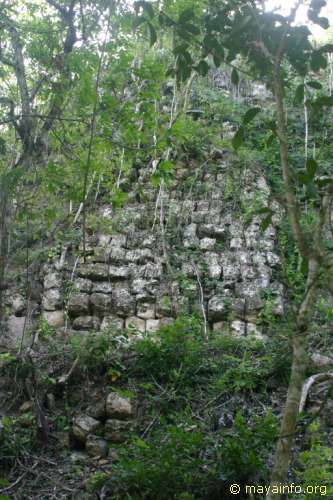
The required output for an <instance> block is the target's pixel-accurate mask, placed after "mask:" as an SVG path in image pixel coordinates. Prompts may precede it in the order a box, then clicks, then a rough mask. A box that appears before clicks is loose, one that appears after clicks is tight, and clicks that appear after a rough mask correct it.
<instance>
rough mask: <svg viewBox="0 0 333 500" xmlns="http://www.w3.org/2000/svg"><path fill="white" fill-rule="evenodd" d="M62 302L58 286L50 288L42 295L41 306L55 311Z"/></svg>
mask: <svg viewBox="0 0 333 500" xmlns="http://www.w3.org/2000/svg"><path fill="white" fill-rule="evenodd" d="M62 304H63V299H62V295H61V293H60V290H59V289H58V288H50V289H49V290H46V291H45V292H44V295H43V300H42V306H43V309H45V310H46V311H55V310H56V309H60V308H61V307H62Z"/></svg>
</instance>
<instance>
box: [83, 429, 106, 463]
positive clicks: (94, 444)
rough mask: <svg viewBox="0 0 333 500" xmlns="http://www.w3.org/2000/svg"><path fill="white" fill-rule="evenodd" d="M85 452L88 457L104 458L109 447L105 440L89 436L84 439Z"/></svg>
mask: <svg viewBox="0 0 333 500" xmlns="http://www.w3.org/2000/svg"><path fill="white" fill-rule="evenodd" d="M86 450H87V453H88V455H89V456H90V457H96V458H97V457H98V458H100V457H106V456H107V455H108V453H109V445H108V443H107V441H105V439H103V438H101V437H99V436H94V435H92V434H89V435H88V436H87V439H86Z"/></svg>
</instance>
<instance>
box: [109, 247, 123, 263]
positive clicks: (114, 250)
mask: <svg viewBox="0 0 333 500" xmlns="http://www.w3.org/2000/svg"><path fill="white" fill-rule="evenodd" d="M125 261H126V253H125V251H124V249H123V248H121V247H111V248H110V251H109V262H111V263H112V264H123V263H124V262H125Z"/></svg>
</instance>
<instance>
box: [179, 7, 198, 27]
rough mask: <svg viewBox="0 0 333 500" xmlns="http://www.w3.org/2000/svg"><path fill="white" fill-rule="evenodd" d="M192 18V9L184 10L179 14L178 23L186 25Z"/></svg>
mask: <svg viewBox="0 0 333 500" xmlns="http://www.w3.org/2000/svg"><path fill="white" fill-rule="evenodd" d="M193 18H194V11H193V7H190V8H189V9H186V10H184V11H183V12H182V13H181V14H180V16H179V20H178V22H179V23H180V24H185V23H187V22H188V21H190V20H191V19H193Z"/></svg>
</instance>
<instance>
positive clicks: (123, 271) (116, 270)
mask: <svg viewBox="0 0 333 500" xmlns="http://www.w3.org/2000/svg"><path fill="white" fill-rule="evenodd" d="M108 276H109V278H110V280H113V281H117V280H126V279H127V278H129V276H130V270H129V268H128V267H127V266H119V267H117V266H110V267H109V273H108Z"/></svg>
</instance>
